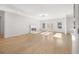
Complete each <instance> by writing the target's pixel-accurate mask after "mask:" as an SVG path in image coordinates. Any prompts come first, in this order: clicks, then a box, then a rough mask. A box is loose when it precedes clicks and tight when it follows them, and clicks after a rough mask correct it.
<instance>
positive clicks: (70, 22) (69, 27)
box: [66, 15, 74, 33]
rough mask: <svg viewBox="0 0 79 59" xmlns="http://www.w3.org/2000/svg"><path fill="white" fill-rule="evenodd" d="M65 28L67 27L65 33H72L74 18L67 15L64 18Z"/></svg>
mask: <svg viewBox="0 0 79 59" xmlns="http://www.w3.org/2000/svg"><path fill="white" fill-rule="evenodd" d="M66 25H67V26H66V27H67V32H68V33H73V32H74V31H73V29H74V17H73V16H71V15H67V16H66Z"/></svg>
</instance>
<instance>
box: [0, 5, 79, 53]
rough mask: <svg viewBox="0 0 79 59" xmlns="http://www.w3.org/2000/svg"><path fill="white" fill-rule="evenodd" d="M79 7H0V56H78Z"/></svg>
mask: <svg viewBox="0 0 79 59" xmlns="http://www.w3.org/2000/svg"><path fill="white" fill-rule="evenodd" d="M78 24H79V4H0V54H75V53H76V54H77V53H79V50H78V49H79V40H78V38H79V25H78Z"/></svg>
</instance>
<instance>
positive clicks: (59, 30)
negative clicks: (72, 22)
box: [41, 18, 66, 32]
mask: <svg viewBox="0 0 79 59" xmlns="http://www.w3.org/2000/svg"><path fill="white" fill-rule="evenodd" d="M58 22H61V23H62V29H59V28H58V25H57V23H58ZM41 23H47V24H53V29H52V30H51V31H53V32H65V24H66V23H65V18H58V19H49V20H43V21H42V20H41Z"/></svg>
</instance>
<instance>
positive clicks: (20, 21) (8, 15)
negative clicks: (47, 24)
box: [5, 12, 29, 38]
mask: <svg viewBox="0 0 79 59" xmlns="http://www.w3.org/2000/svg"><path fill="white" fill-rule="evenodd" d="M28 32H29V18H28V17H25V16H22V15H19V14H17V13H12V12H5V38H7V37H12V36H18V35H23V34H27V33H28Z"/></svg>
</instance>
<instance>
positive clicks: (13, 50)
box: [0, 32, 72, 54]
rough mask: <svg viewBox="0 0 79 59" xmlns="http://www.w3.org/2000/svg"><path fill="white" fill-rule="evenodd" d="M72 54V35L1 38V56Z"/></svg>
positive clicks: (45, 33)
mask: <svg viewBox="0 0 79 59" xmlns="http://www.w3.org/2000/svg"><path fill="white" fill-rule="evenodd" d="M26 53H31V54H33V53H36V54H37V53H39V54H48V53H51V54H70V53H72V40H71V35H70V34H67V35H65V34H64V33H52V32H42V33H35V34H26V35H22V36H16V37H11V38H6V39H4V38H0V54H26Z"/></svg>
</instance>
